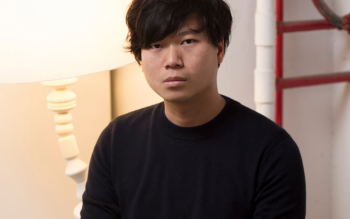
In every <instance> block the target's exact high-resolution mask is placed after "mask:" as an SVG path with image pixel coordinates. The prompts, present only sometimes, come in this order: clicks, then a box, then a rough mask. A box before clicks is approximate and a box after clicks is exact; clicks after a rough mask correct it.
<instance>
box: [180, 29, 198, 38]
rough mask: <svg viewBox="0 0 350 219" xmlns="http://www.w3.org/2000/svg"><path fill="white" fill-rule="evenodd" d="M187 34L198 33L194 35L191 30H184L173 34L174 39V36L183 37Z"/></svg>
mask: <svg viewBox="0 0 350 219" xmlns="http://www.w3.org/2000/svg"><path fill="white" fill-rule="evenodd" d="M188 34H197V35H198V34H199V33H196V32H194V31H193V30H185V31H182V32H180V33H177V34H175V37H176V36H185V35H188Z"/></svg>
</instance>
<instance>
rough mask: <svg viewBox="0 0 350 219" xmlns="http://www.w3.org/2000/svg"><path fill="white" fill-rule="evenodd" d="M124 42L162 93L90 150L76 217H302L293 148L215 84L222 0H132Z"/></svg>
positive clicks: (224, 27)
mask: <svg viewBox="0 0 350 219" xmlns="http://www.w3.org/2000/svg"><path fill="white" fill-rule="evenodd" d="M126 20H127V24H128V27H129V34H128V38H127V39H128V42H129V44H130V45H129V47H128V50H129V51H130V52H132V53H133V54H134V55H135V59H136V60H137V61H138V63H139V64H140V65H141V66H142V70H143V72H144V74H145V77H146V80H147V82H148V84H149V85H150V87H151V88H152V89H153V90H154V91H155V92H156V93H157V94H159V95H160V96H161V97H162V98H163V99H164V102H162V103H159V104H156V105H153V106H150V107H146V108H143V109H140V110H137V111H134V112H131V113H129V114H126V115H123V116H120V117H117V118H116V119H114V120H113V121H112V122H111V123H110V124H109V125H108V126H107V128H106V129H105V130H104V131H103V132H102V134H101V136H100V138H99V140H98V142H97V144H96V147H95V149H94V152H93V155H92V158H91V163H90V169H89V176H88V181H87V185H86V191H85V193H84V195H83V209H82V211H81V216H82V219H92V218H94V219H96V218H103V219H109V218H122V219H131V218H133V219H158V218H159V219H172V218H174V219H175V218H176V219H178V218H186V219H205V218H208V219H209V218H210V219H228V218H235V219H241V218H254V219H269V218H295V219H296V218H298V219H299V218H305V177H304V170H303V165H302V160H301V156H300V152H299V149H298V147H297V145H296V144H295V143H294V141H293V140H292V138H291V137H290V136H289V135H288V134H287V133H286V131H284V130H283V129H282V128H280V127H279V126H277V125H276V124H275V123H273V122H272V121H270V120H269V119H267V118H266V117H264V116H262V115H260V114H258V113H256V112H254V111H253V110H250V109H249V108H247V107H245V106H243V105H241V104H240V103H238V102H237V101H234V100H232V99H230V98H228V97H225V96H223V95H220V94H219V93H218V88H217V71H218V67H219V66H220V63H222V61H223V58H224V54H225V49H226V48H227V46H228V44H229V36H230V32H231V24H232V16H231V13H230V9H229V7H228V5H227V4H226V3H225V2H224V1H222V0H134V1H133V2H132V4H131V5H130V8H129V10H128V13H127V17H126Z"/></svg>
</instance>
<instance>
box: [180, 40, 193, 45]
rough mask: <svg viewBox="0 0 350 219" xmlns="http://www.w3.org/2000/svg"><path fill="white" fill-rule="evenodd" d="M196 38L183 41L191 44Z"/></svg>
mask: <svg viewBox="0 0 350 219" xmlns="http://www.w3.org/2000/svg"><path fill="white" fill-rule="evenodd" d="M194 41H195V40H193V39H188V40H185V41H183V44H185V45H186V44H191V43H193V42H194Z"/></svg>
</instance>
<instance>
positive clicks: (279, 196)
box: [254, 136, 306, 219]
mask: <svg viewBox="0 0 350 219" xmlns="http://www.w3.org/2000/svg"><path fill="white" fill-rule="evenodd" d="M255 193H256V196H255V200H254V209H255V211H254V219H277V218H284V219H304V218H305V214H306V186H305V174H304V168H303V164H302V159H301V155H300V152H299V148H298V146H297V145H296V144H295V142H294V141H293V139H292V138H291V137H290V136H288V137H286V138H284V139H283V140H281V141H280V142H279V143H277V144H276V145H275V146H273V147H272V148H271V149H270V150H269V151H268V152H267V154H266V156H264V158H263V160H262V163H261V167H260V170H259V173H258V185H257V189H256V191H255Z"/></svg>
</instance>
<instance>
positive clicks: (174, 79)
mask: <svg viewBox="0 0 350 219" xmlns="http://www.w3.org/2000/svg"><path fill="white" fill-rule="evenodd" d="M172 81H186V79H185V78H181V77H178V76H175V77H168V78H167V79H165V80H164V81H163V82H172Z"/></svg>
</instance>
